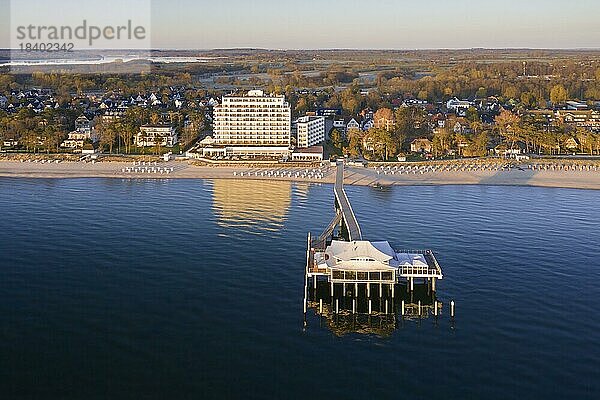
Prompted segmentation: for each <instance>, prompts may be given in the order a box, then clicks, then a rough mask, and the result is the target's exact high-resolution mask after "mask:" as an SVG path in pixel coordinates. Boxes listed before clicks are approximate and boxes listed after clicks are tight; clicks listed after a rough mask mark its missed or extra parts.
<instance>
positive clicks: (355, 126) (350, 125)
mask: <svg viewBox="0 0 600 400" xmlns="http://www.w3.org/2000/svg"><path fill="white" fill-rule="evenodd" d="M353 129H354V130H360V124H359V123H358V121H356V119H354V118H351V119H350V121H348V122H347V123H346V133H348V132H350V131H351V130H353Z"/></svg>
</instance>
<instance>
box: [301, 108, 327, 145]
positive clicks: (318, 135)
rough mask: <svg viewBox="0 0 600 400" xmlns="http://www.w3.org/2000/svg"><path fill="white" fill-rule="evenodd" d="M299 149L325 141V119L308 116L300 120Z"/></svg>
mask: <svg viewBox="0 0 600 400" xmlns="http://www.w3.org/2000/svg"><path fill="white" fill-rule="evenodd" d="M296 127H297V131H298V147H300V148H307V147H311V146H315V145H318V144H322V143H323V142H324V141H325V117H313V116H306V117H301V118H298V122H297V124H296Z"/></svg>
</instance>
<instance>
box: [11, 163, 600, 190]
mask: <svg viewBox="0 0 600 400" xmlns="http://www.w3.org/2000/svg"><path fill="white" fill-rule="evenodd" d="M152 165H153V166H154V164H152ZM127 168H130V170H131V172H124V170H126V169H127ZM155 168H156V172H153V173H149V172H139V171H138V172H134V171H133V168H132V163H131V162H97V163H83V162H60V163H54V162H52V163H43V164H42V163H34V162H16V161H5V160H2V161H0V177H2V178H30V179H67V178H112V179H245V180H249V179H252V180H270V181H288V182H289V181H292V182H305V183H306V182H310V183H325V184H333V183H334V175H335V174H334V168H322V169H321V170H320V172H318V174H317V175H314V174H313V175H311V173H310V171H313V170H314V168H309V167H307V168H300V167H288V168H286V167H285V166H281V167H278V168H273V167H255V166H254V167H249V166H239V167H237V166H235V167H234V166H195V165H191V164H189V163H187V162H182V161H174V162H169V163H158V164H157V166H156V167H155ZM159 168H162V169H163V170H165V173H158V169H159ZM166 169H169V173H168V174H167V173H166ZM307 171H308V173H307ZM317 171H319V170H317ZM276 174H277V175H276ZM281 175H284V176H281ZM344 184H346V185H354V186H441V185H487V186H538V187H553V188H568V189H591V190H600V171H580V170H576V171H562V170H560V171H558V170H557V171H552V170H547V171H544V170H542V171H532V170H519V169H512V170H508V171H495V170H478V171H437V172H425V173H422V174H421V173H418V174H404V175H384V174H377V172H376V171H375V170H374V169H373V168H363V167H348V168H347V169H346V177H345V181H344Z"/></svg>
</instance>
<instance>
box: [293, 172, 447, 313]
mask: <svg viewBox="0 0 600 400" xmlns="http://www.w3.org/2000/svg"><path fill="white" fill-rule="evenodd" d="M334 195H335V215H334V217H333V219H332V220H331V222H330V223H329V225H328V226H327V228H326V229H325V231H324V232H323V233H322V234H321V235H320V236H318V237H317V238H316V239H314V240H313V239H312V236H311V234H310V233H309V235H308V241H307V251H306V270H305V277H304V278H305V279H304V313H305V314H306V312H307V308H308V307H309V306H310V307H311V308H316V309H317V310H318V313H319V314H320V315H337V314H340V315H341V314H348V313H349V314H352V315H354V314H366V315H383V316H386V315H388V316H389V315H392V314H395V313H396V312H397V311H398V310H399V311H400V312H401V314H402V315H403V316H409V315H411V314H413V310H415V307H416V309H417V310H418V312H419V313H421V312H422V313H425V312H426V313H427V314H428V315H429V314H430V313H432V314H433V313H435V315H436V316H437V315H438V314H439V313H440V312H441V303H439V302H438V301H437V299H436V297H435V293H436V289H437V287H436V282H437V280H440V279H442V278H443V274H442V268H441V267H440V265H439V263H438V261H437V259H436V257H435V255H434V253H433V251H431V250H400V251H398V250H394V249H393V248H392V247H391V246H390V244H389V243H388V242H386V241H380V242H371V241H366V240H363V237H362V232H361V230H360V225H359V224H358V220H357V218H356V215H355V214H354V211H353V210H352V206H351V204H350V201H349V199H348V196H347V195H346V192H345V190H344V164H343V162H342V161H338V163H337V176H336V183H335V186H334ZM401 286H402V287H401ZM415 286H419V288H420V290H421V291H422V290H425V291H426V293H427V294H428V295H429V296H431V299H432V300H431V301H430V302H428V301H423V302H422V304H418V303H417V302H416V300H414V297H413V294H414V292H415V289H416V287H415ZM323 287H327V289H328V290H327V293H323V289H322V288H323ZM404 288H405V291H403V293H399V292H398V291H399V289H404ZM404 293H406V296H408V297H405V294H404ZM413 300H414V301H413ZM324 301H325V302H326V303H325V305H324V304H323V302H324ZM429 305H430V307H429Z"/></svg>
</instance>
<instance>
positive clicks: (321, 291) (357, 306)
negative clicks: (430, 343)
mask: <svg viewBox="0 0 600 400" xmlns="http://www.w3.org/2000/svg"><path fill="white" fill-rule="evenodd" d="M396 287H397V290H396V291H395V296H394V297H393V298H391V297H389V296H387V295H388V294H389V292H388V293H383V295H382V296H379V295H377V294H376V295H375V296H373V297H372V298H371V300H370V302H371V304H370V305H369V299H368V298H366V297H362V296H359V297H358V298H355V297H352V296H348V295H346V296H340V297H336V296H331V293H330V291H329V284H328V283H327V282H319V284H318V286H317V288H316V289H310V291H309V295H310V299H311V300H310V301H309V303H308V306H309V307H310V308H311V309H313V310H314V313H315V315H316V316H317V317H318V318H319V320H320V321H319V323H320V325H321V326H323V325H326V326H327V328H328V329H329V330H330V331H331V332H332V333H333V334H334V335H336V336H339V337H341V336H346V335H349V334H359V335H374V336H378V337H387V336H391V335H392V334H393V333H394V331H395V330H396V329H397V328H399V327H402V326H403V325H404V323H405V322H414V323H420V322H421V321H422V320H425V319H432V320H433V321H434V323H436V324H437V322H438V319H439V318H442V316H444V315H445V314H449V310H448V312H445V311H446V310H444V304H443V302H442V301H440V299H438V296H437V294H436V292H433V291H431V290H430V288H429V287H428V286H427V284H423V285H417V286H415V288H414V289H415V290H414V291H413V292H412V293H409V292H408V291H407V287H406V286H405V285H396ZM375 291H376V290H375ZM436 303H437V307H436ZM451 322H452V326H453V325H454V321H453V319H452V321H451Z"/></svg>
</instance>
